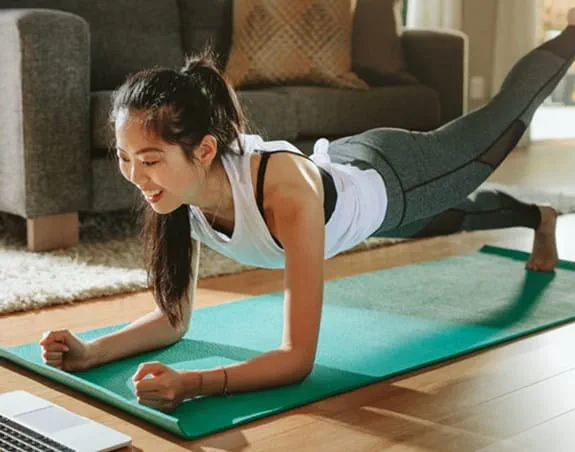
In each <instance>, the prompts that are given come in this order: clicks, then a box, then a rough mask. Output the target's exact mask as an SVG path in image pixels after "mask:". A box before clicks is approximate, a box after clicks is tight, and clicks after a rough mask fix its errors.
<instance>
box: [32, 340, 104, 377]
mask: <svg viewBox="0 0 575 452" xmlns="http://www.w3.org/2000/svg"><path fill="white" fill-rule="evenodd" d="M40 345H41V346H42V360H43V361H44V363H45V364H47V365H49V366H53V367H56V368H58V369H62V370H65V371H76V370H86V369H89V368H90V367H94V366H95V365H96V356H95V350H94V349H93V347H90V346H89V344H87V343H86V342H84V341H82V340H81V339H80V338H79V337H78V336H76V335H75V334H74V333H72V332H71V331H69V330H55V331H47V332H45V333H44V334H43V336H42V339H41V340H40Z"/></svg>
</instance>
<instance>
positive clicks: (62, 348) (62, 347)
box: [44, 342, 70, 352]
mask: <svg viewBox="0 0 575 452" xmlns="http://www.w3.org/2000/svg"><path fill="white" fill-rule="evenodd" d="M44 350H46V351H47V352H69V351H70V347H68V346H67V345H66V344H60V343H56V342H55V343H53V344H50V345H47V346H46V347H44Z"/></svg>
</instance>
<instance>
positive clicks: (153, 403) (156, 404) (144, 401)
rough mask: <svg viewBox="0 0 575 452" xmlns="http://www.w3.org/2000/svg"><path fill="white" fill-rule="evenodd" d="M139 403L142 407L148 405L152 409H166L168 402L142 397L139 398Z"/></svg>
mask: <svg viewBox="0 0 575 452" xmlns="http://www.w3.org/2000/svg"><path fill="white" fill-rule="evenodd" d="M138 403H139V404H140V405H146V406H149V407H152V408H158V409H161V408H164V407H166V406H167V402H165V401H164V400H161V399H150V398H142V397H138Z"/></svg>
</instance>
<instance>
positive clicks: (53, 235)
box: [26, 212, 80, 251]
mask: <svg viewBox="0 0 575 452" xmlns="http://www.w3.org/2000/svg"><path fill="white" fill-rule="evenodd" d="M26 220H27V228H26V230H27V235H28V249H29V250H30V251H51V250H55V249H59V248H72V247H74V246H76V245H78V242H79V240H80V221H79V219H78V212H73V213H64V214H60V215H46V216H43V217H35V218H27V219H26Z"/></svg>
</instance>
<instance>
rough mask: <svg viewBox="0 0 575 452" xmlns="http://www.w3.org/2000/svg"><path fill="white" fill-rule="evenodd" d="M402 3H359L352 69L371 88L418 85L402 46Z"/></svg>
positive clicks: (384, 0) (392, 0)
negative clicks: (408, 69)
mask: <svg viewBox="0 0 575 452" xmlns="http://www.w3.org/2000/svg"><path fill="white" fill-rule="evenodd" d="M402 5H403V2H402V0H357V6H356V9H355V14H354V20H353V32H352V57H351V58H352V68H353V71H354V72H355V73H356V74H357V75H359V76H360V77H361V78H362V79H363V80H365V81H366V82H367V83H369V85H370V86H382V85H389V84H414V83H417V79H416V78H415V77H414V76H413V75H411V74H409V73H407V71H406V63H405V58H404V55H403V48H402V45H401V34H402V32H403V23H402V18H401V11H402Z"/></svg>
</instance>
